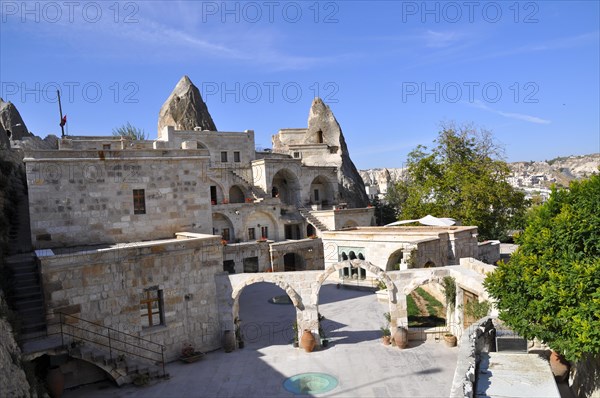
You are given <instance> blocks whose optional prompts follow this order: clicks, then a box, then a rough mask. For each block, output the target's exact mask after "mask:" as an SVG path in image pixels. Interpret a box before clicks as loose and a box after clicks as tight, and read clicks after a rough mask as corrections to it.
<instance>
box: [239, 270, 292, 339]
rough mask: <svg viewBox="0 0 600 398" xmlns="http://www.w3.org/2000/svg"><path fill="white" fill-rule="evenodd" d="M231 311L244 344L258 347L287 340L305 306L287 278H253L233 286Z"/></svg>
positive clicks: (290, 337)
mask: <svg viewBox="0 0 600 398" xmlns="http://www.w3.org/2000/svg"><path fill="white" fill-rule="evenodd" d="M231 297H232V299H233V307H232V315H233V319H234V320H239V321H240V322H239V323H238V326H239V331H240V332H241V334H242V336H243V340H244V343H245V347H248V348H250V349H252V348H254V349H258V348H261V347H265V346H269V345H281V344H289V343H291V341H292V340H293V338H294V331H293V328H292V325H294V324H296V321H297V316H298V315H297V313H298V311H301V310H303V309H304V306H303V304H302V299H301V298H300V295H299V294H298V293H297V292H296V291H295V290H294V289H293V288H292V287H291V286H290V285H288V284H287V283H286V282H283V281H281V282H277V283H271V282H263V279H262V278H259V279H258V280H256V279H254V278H252V279H249V280H247V281H246V282H243V283H242V285H240V286H238V287H236V288H235V289H234V290H233V292H232V294H231Z"/></svg>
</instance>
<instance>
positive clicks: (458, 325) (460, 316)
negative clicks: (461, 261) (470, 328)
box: [451, 284, 464, 340]
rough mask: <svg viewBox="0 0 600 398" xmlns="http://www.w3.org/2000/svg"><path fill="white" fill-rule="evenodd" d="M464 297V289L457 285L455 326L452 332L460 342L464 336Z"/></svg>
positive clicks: (453, 325)
mask: <svg viewBox="0 0 600 398" xmlns="http://www.w3.org/2000/svg"><path fill="white" fill-rule="evenodd" d="M463 295H464V291H463V289H462V288H460V287H459V286H458V284H457V285H456V304H455V306H454V319H453V324H452V325H451V327H452V330H451V332H452V333H453V334H455V335H456V337H457V338H458V339H459V340H460V337H461V336H462V330H463V320H464V313H463V311H464V306H463Z"/></svg>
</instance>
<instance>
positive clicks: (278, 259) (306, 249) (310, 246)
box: [270, 239, 323, 272]
mask: <svg viewBox="0 0 600 398" xmlns="http://www.w3.org/2000/svg"><path fill="white" fill-rule="evenodd" d="M270 249H271V264H272V267H273V272H283V271H285V264H284V256H285V255H286V254H290V253H291V254H294V255H296V256H299V259H298V257H296V258H297V261H296V262H297V264H296V270H297V271H301V270H309V271H310V270H322V269H323V244H322V242H321V239H302V240H296V241H285V242H278V243H272V244H271V245H270Z"/></svg>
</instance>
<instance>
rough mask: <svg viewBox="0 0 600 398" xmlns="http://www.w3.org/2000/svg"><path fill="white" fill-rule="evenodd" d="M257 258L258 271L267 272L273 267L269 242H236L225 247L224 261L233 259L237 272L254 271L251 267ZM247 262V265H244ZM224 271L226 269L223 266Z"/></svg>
mask: <svg viewBox="0 0 600 398" xmlns="http://www.w3.org/2000/svg"><path fill="white" fill-rule="evenodd" d="M254 258H256V267H257V269H256V271H254V272H265V271H267V270H270V269H271V259H270V253H269V244H268V242H255V241H252V242H247V243H236V244H232V245H229V244H228V245H227V246H224V247H223V262H226V261H233V267H234V270H235V273H236V274H241V273H244V272H253V271H250V270H249V268H250V267H253V266H254ZM244 264H246V265H244ZM223 271H225V269H224V268H223Z"/></svg>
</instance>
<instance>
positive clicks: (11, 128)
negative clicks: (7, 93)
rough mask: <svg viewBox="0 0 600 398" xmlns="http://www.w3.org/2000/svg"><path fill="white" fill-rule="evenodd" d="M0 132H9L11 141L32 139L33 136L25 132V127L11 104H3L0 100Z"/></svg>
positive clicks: (0, 99)
mask: <svg viewBox="0 0 600 398" xmlns="http://www.w3.org/2000/svg"><path fill="white" fill-rule="evenodd" d="M0 130H1V131H2V132H3V133H4V134H7V133H5V131H8V132H10V139H11V140H22V139H23V138H24V137H33V134H31V133H30V132H29V130H27V126H26V125H25V122H24V121H23V118H22V117H21V114H20V113H19V111H18V110H17V107H16V106H14V105H13V103H12V102H10V101H8V102H4V100H3V99H2V98H0Z"/></svg>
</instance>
